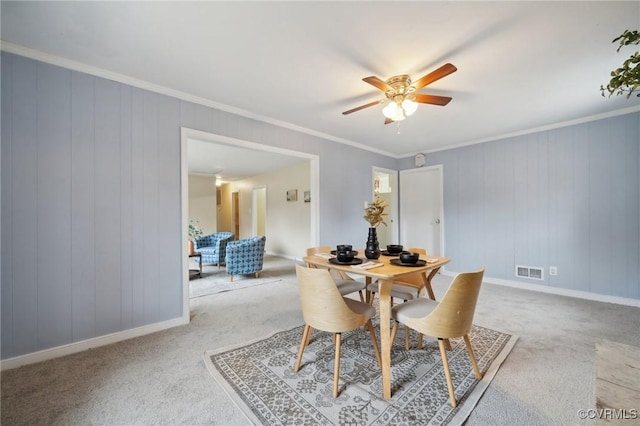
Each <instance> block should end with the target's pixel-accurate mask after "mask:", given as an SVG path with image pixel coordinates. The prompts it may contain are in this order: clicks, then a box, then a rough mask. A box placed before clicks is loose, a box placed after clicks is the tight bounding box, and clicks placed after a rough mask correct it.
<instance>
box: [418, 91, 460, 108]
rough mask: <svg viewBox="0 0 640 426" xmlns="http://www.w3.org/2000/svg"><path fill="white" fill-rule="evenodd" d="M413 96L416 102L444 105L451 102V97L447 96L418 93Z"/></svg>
mask: <svg viewBox="0 0 640 426" xmlns="http://www.w3.org/2000/svg"><path fill="white" fill-rule="evenodd" d="M415 97H416V102H420V103H421V104H431V105H440V106H445V105H446V104H448V103H449V102H451V98H450V97H449V96H435V95H423V94H419V93H418V94H417V95H415Z"/></svg>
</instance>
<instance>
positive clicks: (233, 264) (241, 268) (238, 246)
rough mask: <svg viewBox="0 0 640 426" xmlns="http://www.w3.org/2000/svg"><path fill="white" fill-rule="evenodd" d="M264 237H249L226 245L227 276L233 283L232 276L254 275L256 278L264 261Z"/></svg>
mask: <svg viewBox="0 0 640 426" xmlns="http://www.w3.org/2000/svg"><path fill="white" fill-rule="evenodd" d="M266 240H267V239H266V237H264V236H259V237H251V238H245V239H242V240H237V241H231V242H229V243H228V244H227V255H226V258H225V263H226V265H227V275H229V276H230V277H229V280H230V281H233V276H234V275H244V274H255V276H256V278H257V277H258V275H259V273H260V271H261V270H262V263H263V260H264V244H265V241H266Z"/></svg>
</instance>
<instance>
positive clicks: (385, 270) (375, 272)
mask: <svg viewBox="0 0 640 426" xmlns="http://www.w3.org/2000/svg"><path fill="white" fill-rule="evenodd" d="M358 252H359V253H364V250H358ZM361 258H363V260H364V262H367V261H372V262H379V263H381V264H382V266H379V267H377V268H372V269H363V268H358V266H359V265H354V266H352V265H341V264H336V263H332V262H330V259H328V258H327V256H326V254H325V253H318V254H316V255H313V256H307V257H304V258H303V261H304V262H306V263H307V264H309V265H313V266H315V267H318V268H327V269H335V270H338V271H343V272H347V273H349V274H356V275H363V276H365V277H366V278H365V279H366V281H367V284H369V283H370V282H371V281H372V280H374V279H377V280H378V281H379V283H380V288H379V296H378V300H379V304H380V351H381V358H382V391H383V397H384V398H385V399H389V398H391V345H392V343H393V342H391V286H392V283H393V282H394V281H396V280H401V279H402V278H403V277H408V276H410V275H413V274H421V276H422V277H423V283H424V287H425V289H426V291H427V293H428V295H429V297H430V298H432V299H434V300H435V296H434V294H433V289H432V288H431V279H432V278H433V277H434V276H435V275H436V273H437V272H438V271H439V270H440V268H441V267H442V266H443V265H446V264H447V263H449V261H450V259H448V258H446V257H440V256H423V255H420V259H421V260H426V261H427V263H426V264H425V265H422V266H401V265H394V264H393V263H391V260H393V259H398V257H397V256H384V255H381V256H380V258H379V259H375V260H369V259H366V258H364V256H361Z"/></svg>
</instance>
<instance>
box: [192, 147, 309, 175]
mask: <svg viewBox="0 0 640 426" xmlns="http://www.w3.org/2000/svg"><path fill="white" fill-rule="evenodd" d="M187 161H188V167H189V173H190V174H195V175H201V176H216V177H217V178H218V179H219V180H220V181H222V182H231V181H234V180H238V179H244V178H247V177H251V176H259V175H263V174H267V173H269V172H272V171H274V170H280V169H284V168H287V167H292V166H294V165H296V164H300V163H303V162H307V161H309V160H308V159H306V158H300V157H292V156H289V155H283V154H279V153H275V152H269V151H257V150H255V149H253V148H247V147H239V146H236V145H230V144H226V143H213V142H211V141H203V140H198V139H189V145H188V151H187Z"/></svg>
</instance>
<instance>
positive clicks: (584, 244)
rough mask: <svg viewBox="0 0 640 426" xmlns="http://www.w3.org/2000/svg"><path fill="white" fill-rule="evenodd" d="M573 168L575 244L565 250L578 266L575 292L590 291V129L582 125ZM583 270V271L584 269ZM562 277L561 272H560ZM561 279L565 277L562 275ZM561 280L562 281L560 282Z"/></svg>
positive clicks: (578, 128)
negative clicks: (571, 253)
mask: <svg viewBox="0 0 640 426" xmlns="http://www.w3.org/2000/svg"><path fill="white" fill-rule="evenodd" d="M572 130H573V131H572V135H571V137H572V139H573V140H572V142H573V144H572V145H573V146H572V152H573V155H572V160H573V161H572V164H571V168H572V171H573V182H572V183H573V187H572V189H571V199H572V201H573V209H572V218H571V219H572V220H571V223H570V224H569V226H570V227H571V236H572V243H571V244H570V245H569V246H568V247H566V248H565V250H566V249H570V250H573V252H574V254H575V259H576V262H575V263H574V268H575V269H574V279H575V288H576V289H580V290H584V291H590V289H591V288H590V287H591V284H590V277H591V275H590V271H589V266H588V265H587V264H586V263H585V262H586V259H589V260H590V252H589V249H590V246H591V243H590V234H589V228H590V221H591V210H590V206H589V199H590V197H589V191H590V185H589V159H590V155H589V154H590V152H589V140H588V135H589V132H588V130H589V127H588V125H587V124H580V125H578V126H576V127H574V128H573V129H572ZM581 266H582V267H581ZM559 274H560V272H559ZM559 277H561V275H559ZM559 279H561V278H559Z"/></svg>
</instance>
